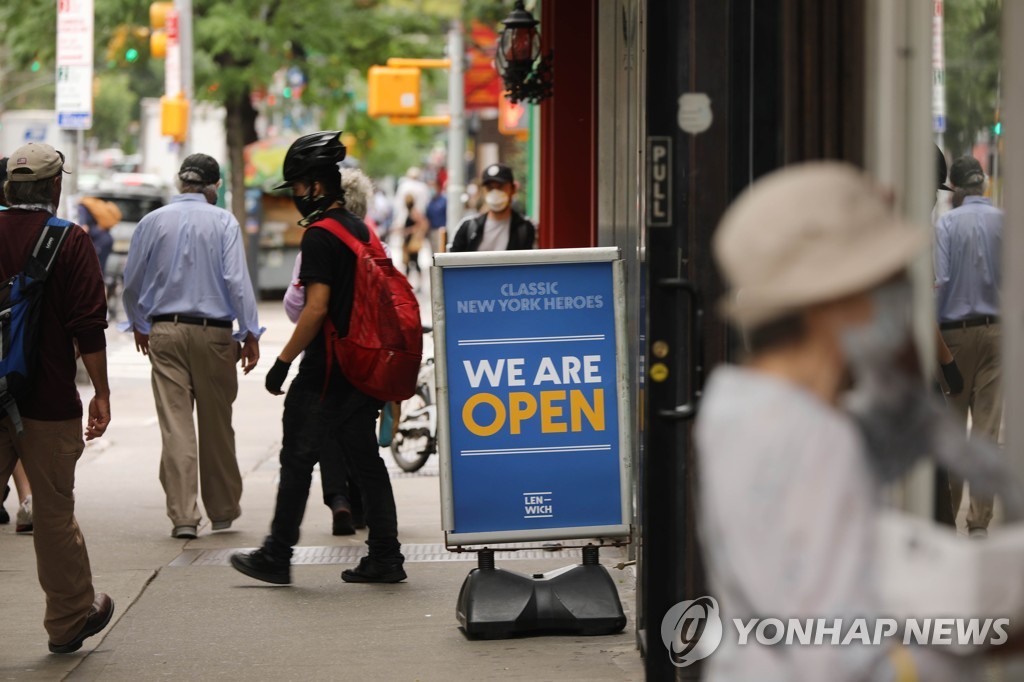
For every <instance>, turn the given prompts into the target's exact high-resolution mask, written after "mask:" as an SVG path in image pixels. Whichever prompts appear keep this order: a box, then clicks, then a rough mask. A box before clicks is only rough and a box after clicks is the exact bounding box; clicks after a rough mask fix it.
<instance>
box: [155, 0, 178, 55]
mask: <svg viewBox="0 0 1024 682" xmlns="http://www.w3.org/2000/svg"><path fill="white" fill-rule="evenodd" d="M173 11H174V3H173V2H154V3H153V4H151V5H150V6H149V29H150V33H149V56H150V57H152V58H153V59H163V58H165V57H166V56H167V30H166V27H167V15H169V14H170V13H171V12H173Z"/></svg>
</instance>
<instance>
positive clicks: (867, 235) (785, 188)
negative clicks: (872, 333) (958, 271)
mask: <svg viewBox="0 0 1024 682" xmlns="http://www.w3.org/2000/svg"><path fill="white" fill-rule="evenodd" d="M927 241H928V235H927V232H926V231H925V230H924V229H922V228H920V227H917V226H915V225H912V224H910V223H909V222H906V221H904V220H902V219H900V218H899V217H897V216H896V215H895V214H894V213H893V212H892V209H891V208H890V202H889V201H888V199H887V197H886V196H885V195H884V194H883V192H882V191H881V189H880V188H879V187H878V185H876V184H875V182H874V181H873V180H871V178H870V177H869V176H868V175H867V174H865V173H864V172H863V171H861V170H860V169H858V168H856V167H854V166H851V165H849V164H845V163H839V162H834V161H818V162H811V163H804V164H799V165H794V166H788V167H786V168H783V169H781V170H778V171H775V172H774V173H771V174H769V175H766V176H765V177H763V178H761V179H760V180H758V181H757V182H755V183H754V184H753V185H751V186H750V187H749V188H748V189H747V190H746V191H744V192H743V194H741V195H740V196H739V198H737V200H736V201H735V202H734V203H733V205H732V206H731V207H730V208H729V210H728V211H727V212H726V214H725V216H723V218H722V222H721V223H720V224H719V226H718V230H717V232H716V233H715V236H714V239H713V244H712V247H713V250H714V254H715V259H716V260H717V262H718V265H719V267H720V268H721V269H722V273H723V274H724V275H725V278H726V280H727V282H728V283H729V285H730V286H731V289H730V291H729V292H728V294H727V295H726V296H725V298H724V299H723V300H722V301H721V305H720V310H721V312H722V314H723V315H725V316H726V317H727V318H729V319H730V320H731V321H732V322H733V323H734V324H735V325H736V326H737V327H739V328H740V329H752V328H754V327H757V326H759V325H761V324H763V323H765V322H769V321H771V320H773V319H776V318H778V317H781V316H782V315H785V314H787V313H789V312H792V311H794V310H797V309H799V308H802V307H805V306H808V305H811V304H814V303H821V302H824V301H830V300H834V299H837V298H842V297H843V296H847V295H850V294H854V293H856V292H858V291H864V290H867V289H870V288H872V287H874V286H875V285H877V284H880V283H881V282H884V281H885V280H886V279H888V278H889V277H891V276H892V275H895V274H896V273H898V272H900V271H901V270H902V269H903V268H905V267H906V266H907V264H909V263H910V262H911V261H912V260H913V259H914V257H915V256H916V255H918V254H919V253H920V252H921V251H922V250H923V249H924V247H925V245H926V244H927Z"/></svg>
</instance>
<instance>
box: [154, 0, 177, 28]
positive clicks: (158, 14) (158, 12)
mask: <svg viewBox="0 0 1024 682" xmlns="http://www.w3.org/2000/svg"><path fill="white" fill-rule="evenodd" d="M173 9H174V3H173V2H154V3H153V4H151V5H150V6H149V27H150V28H151V29H153V30H156V29H160V28H164V27H165V26H167V14H168V13H169V12H170V11H171V10H173Z"/></svg>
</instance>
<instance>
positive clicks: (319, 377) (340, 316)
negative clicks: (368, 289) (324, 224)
mask: <svg viewBox="0 0 1024 682" xmlns="http://www.w3.org/2000/svg"><path fill="white" fill-rule="evenodd" d="M325 215H326V217H329V218H333V219H335V220H337V221H338V222H339V223H341V225H342V226H343V227H344V228H346V229H347V230H348V231H349V232H350V233H352V234H353V235H354V236H355V237H356V238H357V239H359V240H360V241H363V242H366V241H369V240H370V231H369V230H368V229H367V228H366V225H365V224H364V223H363V221H362V220H360V219H359V218H357V217H356V216H355V215H353V214H352V213H349V212H348V211H346V210H344V209H335V210H331V211H328V212H327V213H326V214H325ZM301 249H302V267H301V268H300V269H299V280H300V281H301V282H302V283H303V285H305V286H309V285H310V284H313V283H319V284H326V285H327V286H329V287H330V288H331V298H330V303H329V304H328V309H327V314H328V315H329V316H330V318H331V321H332V322H334V326H335V327H336V328H337V329H338V334H340V335H341V336H345V335H346V334H347V333H348V324H349V318H350V317H351V316H352V298H353V295H354V292H355V263H356V256H355V254H354V253H353V252H352V251H351V250H350V249H349V248H348V247H347V246H345V244H344V242H342V241H341V240H340V239H338V238H337V237H335V236H334V235H333V234H331V233H330V232H328V231H327V230H324V229H321V228H319V227H313V226H310V227H309V228H308V229H307V230H306V233H305V234H304V235H302V247H301ZM326 371H327V347H326V342H325V340H324V332H323V330H322V329H321V330H320V331H319V332H317V335H316V337H314V339H313V341H312V342H311V343H310V344H309V346H307V347H306V352H305V355H304V356H303V358H302V363H301V364H300V365H299V374H298V376H297V377H296V378H295V381H296V382H297V383H299V384H300V385H302V386H309V387H314V388H317V389H321V388H322V387H323V384H324V373H325V372H326ZM350 388H351V384H349V383H348V381H347V380H346V379H345V377H344V376H343V375H342V373H341V372H340V371H339V370H338V367H337V363H335V365H334V370H333V371H332V372H331V380H330V386H329V389H330V390H331V391H332V392H334V391H342V390H344V391H347V390H349V389H350Z"/></svg>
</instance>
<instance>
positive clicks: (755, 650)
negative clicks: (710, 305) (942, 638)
mask: <svg viewBox="0 0 1024 682" xmlns="http://www.w3.org/2000/svg"><path fill="white" fill-rule="evenodd" d="M696 443H697V454H698V459H699V468H698V471H699V474H700V478H701V480H700V486H701V497H700V507H699V509H700V518H699V524H700V531H701V538H702V546H703V548H704V552H705V562H706V566H707V573H708V577H709V589H710V595H711V596H713V597H715V598H716V599H717V600H718V602H719V606H720V609H721V616H722V622H723V626H724V636H723V639H722V644H721V646H720V647H719V649H718V650H717V651H716V652H714V653H713V654H711V656H710V657H709V658H708V659H707V660H706V661H705V664H706V676H705V679H706V680H711V681H723V682H724V681H726V680H728V681H730V682H734V681H742V680H758V681H759V682H770V681H775V680H777V681H778V682H797V681H801V680H807V681H808V682H811V681H814V682H818V681H820V680H829V681H830V682H844V681H847V680H849V681H853V680H857V681H862V680H891V679H894V673H895V671H894V670H893V668H892V664H891V660H890V658H889V653H890V652H889V650H888V648H887V647H885V646H858V645H849V646H832V645H818V646H814V645H809V646H800V645H790V646H785V645H783V646H775V647H766V646H760V645H758V644H756V643H752V644H747V645H745V646H738V645H737V644H736V642H737V634H736V628H735V627H734V625H733V622H732V619H734V618H739V619H741V620H743V621H744V622H746V621H747V620H748V619H750V618H782V619H783V620H786V619H788V618H799V619H805V618H828V619H832V618H842V619H844V620H847V619H853V618H856V617H858V616H863V617H868V618H870V617H881V616H884V615H885V614H883V613H880V606H879V594H878V590H877V588H876V585H877V581H876V579H875V577H874V574H875V570H876V559H875V557H876V550H875V542H874V540H875V533H876V523H877V510H878V509H879V499H878V490H879V486H878V484H877V483H876V481H875V478H874V476H873V474H872V472H871V471H870V469H869V463H868V459H867V456H866V453H865V452H864V445H863V442H862V440H861V437H860V434H859V433H858V432H857V430H856V427H855V425H854V423H853V422H852V421H851V420H850V419H849V418H848V417H847V416H846V415H844V414H843V413H842V412H840V411H839V410H837V409H835V408H833V407H832V406H830V405H827V404H825V403H823V402H822V401H820V400H819V399H818V398H817V397H816V396H814V395H813V394H811V393H810V392H808V391H805V390H803V389H801V388H799V387H797V386H795V385H793V384H790V383H788V382H785V381H783V380H781V379H777V378H774V377H771V376H769V375H766V374H763V373H761V372H757V371H754V370H751V369H746V368H741V367H735V366H721V367H719V368H718V369H716V370H715V372H714V373H713V374H712V376H711V379H710V381H709V382H708V386H707V391H706V392H705V396H704V400H703V402H702V405H701V415H700V418H699V419H698V422H697V427H696ZM698 596H701V595H693V596H692V597H689V598H694V597H698ZM751 640H753V637H751ZM911 653H912V655H913V659H914V662H915V664H916V665H917V670H918V674H919V676H920V678H919V679H921V680H929V681H930V680H940V679H943V680H944V679H950V680H968V679H973V678H972V677H971V675H970V674H969V673H966V674H965V673H964V671H963V667H962V666H963V665H965V663H966V662H964V661H958V660H954V659H953V657H952V656H950V655H947V654H944V653H940V652H937V651H934V650H925V649H920V648H915V649H912V650H911ZM973 664H974V665H979V664H980V661H977V660H975V661H974V662H973Z"/></svg>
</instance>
